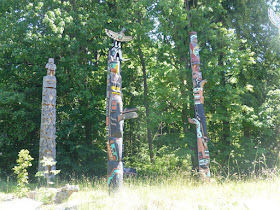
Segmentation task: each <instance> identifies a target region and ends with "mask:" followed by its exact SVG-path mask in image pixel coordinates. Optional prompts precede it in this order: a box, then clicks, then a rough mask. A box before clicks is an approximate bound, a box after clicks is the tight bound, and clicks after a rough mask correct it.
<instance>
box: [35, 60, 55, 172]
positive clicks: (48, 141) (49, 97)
mask: <svg viewBox="0 0 280 210" xmlns="http://www.w3.org/2000/svg"><path fill="white" fill-rule="evenodd" d="M46 68H47V76H45V77H44V78H43V91H42V111H41V129H40V148H39V169H38V170H39V171H46V170H47V166H45V167H43V166H42V163H41V162H40V161H41V160H43V157H46V158H50V159H52V160H53V161H55V159H56V142H55V138H56V135H55V133H56V127H55V123H56V78H55V76H54V75H55V70H56V65H55V64H54V59H53V58H49V62H48V63H47V65H46ZM51 170H55V165H54V166H52V168H51Z"/></svg>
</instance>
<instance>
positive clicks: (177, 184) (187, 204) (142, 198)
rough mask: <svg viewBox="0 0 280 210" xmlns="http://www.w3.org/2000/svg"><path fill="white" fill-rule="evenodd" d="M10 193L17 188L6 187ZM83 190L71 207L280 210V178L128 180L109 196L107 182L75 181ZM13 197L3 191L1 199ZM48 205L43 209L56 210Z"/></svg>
mask: <svg viewBox="0 0 280 210" xmlns="http://www.w3.org/2000/svg"><path fill="white" fill-rule="evenodd" d="M4 184H6V187H7V188H9V189H10V190H14V189H15V186H13V185H12V184H11V185H10V186H9V185H7V183H4V182H3V181H2V183H1V186H2V188H1V189H2V190H1V191H3V185H4ZM71 184H79V186H80V191H79V192H77V193H74V194H72V195H71V197H70V198H69V200H68V202H67V203H68V204H69V205H72V206H75V205H79V208H78V209H139V210H140V209H279V208H280V177H278V176H274V177H270V178H266V179H264V178H250V179H247V180H246V181H244V180H243V181H241V180H239V181H238V180H237V181H232V180H231V181H230V180H227V181H221V180H220V181H214V180H212V181H211V182H210V183H201V182H200V181H197V180H195V179H193V178H186V177H184V176H181V175H178V174H176V175H174V176H170V177H154V178H141V179H127V180H126V181H125V183H124V186H123V188H122V190H121V191H120V192H118V193H116V194H114V195H109V193H108V189H107V186H106V180H105V179H96V180H94V181H93V180H90V179H87V178H82V180H79V181H77V180H73V183H71ZM8 195H13V193H9V192H7V191H6V192H5V191H4V192H1V193H0V199H1V196H2V197H3V196H8ZM55 208H56V206H54V205H44V206H43V207H42V209H55Z"/></svg>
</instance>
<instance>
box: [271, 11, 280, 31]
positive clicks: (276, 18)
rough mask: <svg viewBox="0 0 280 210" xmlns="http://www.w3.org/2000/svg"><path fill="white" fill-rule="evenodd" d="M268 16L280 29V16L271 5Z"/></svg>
mask: <svg viewBox="0 0 280 210" xmlns="http://www.w3.org/2000/svg"><path fill="white" fill-rule="evenodd" d="M268 17H269V19H270V21H271V22H272V23H273V25H275V26H276V27H278V28H279V29H280V16H279V15H277V14H276V13H275V12H274V11H273V9H271V8H270V7H268Z"/></svg>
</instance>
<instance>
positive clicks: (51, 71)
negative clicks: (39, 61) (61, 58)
mask: <svg viewBox="0 0 280 210" xmlns="http://www.w3.org/2000/svg"><path fill="white" fill-rule="evenodd" d="M45 68H46V69H48V70H47V75H49V76H54V75H55V70H56V65H55V64H54V59H53V58H49V61H48V63H47V65H46V67H45Z"/></svg>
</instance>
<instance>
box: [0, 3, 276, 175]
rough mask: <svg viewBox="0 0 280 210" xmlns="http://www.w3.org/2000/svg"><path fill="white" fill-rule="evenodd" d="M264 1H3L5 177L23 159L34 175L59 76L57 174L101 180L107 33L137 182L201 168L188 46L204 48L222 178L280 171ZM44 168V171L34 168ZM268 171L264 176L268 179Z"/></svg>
mask: <svg viewBox="0 0 280 210" xmlns="http://www.w3.org/2000/svg"><path fill="white" fill-rule="evenodd" d="M268 6H271V7H272V8H273V9H274V10H275V11H279V9H280V3H277V2H275V1H264V0H250V1H249V0H235V1H232V0H154V1H151V0H102V1H101V0H69V1H67V0H44V1H42V0H41V1H39V0H1V1H0V28H1V30H0V177H6V176H10V175H11V174H12V173H13V171H12V168H13V167H14V166H15V165H16V159H17V158H18V152H19V151H20V150H21V149H28V150H29V151H30V154H31V156H32V157H34V161H33V166H32V168H31V170H30V172H31V173H30V174H31V176H32V174H33V176H34V174H35V173H36V171H37V166H38V156H39V154H38V153H39V138H40V120H41V98H42V79H43V76H45V75H46V69H45V68H44V67H45V65H46V63H47V61H48V58H50V57H53V58H54V59H55V64H56V66H57V71H56V77H57V96H58V99H57V115H56V116H57V122H56V126H57V127H56V128H57V133H56V135H57V139H56V142H57V169H61V174H60V175H61V176H63V177H65V178H69V177H70V176H74V175H75V176H80V175H85V176H105V174H106V158H107V152H106V136H105V114H106V113H105V93H106V77H107V72H106V68H107V51H108V49H109V48H110V46H111V43H112V40H111V39H110V38H109V37H107V36H106V34H105V28H107V29H110V30H113V31H120V30H121V29H122V27H125V28H126V29H127V35H131V36H133V37H134V40H133V41H131V42H128V43H124V44H123V45H122V49H123V55H124V58H129V59H130V60H129V61H126V62H123V63H122V78H123V96H124V97H123V100H124V107H129V108H132V107H137V108H138V110H139V111H138V114H139V118H138V119H137V120H131V121H126V122H125V128H124V164H125V166H126V167H135V168H136V169H137V170H138V174H156V173H160V174H168V173H170V172H172V171H181V172H187V173H189V172H191V170H195V168H196V167H197V161H196V133H195V127H194V125H191V124H189V123H188V121H187V119H188V117H193V116H194V106H193V104H194V102H193V95H192V80H191V68H190V55H189V37H188V34H189V32H191V31H196V32H197V34H198V40H199V45H200V48H201V49H200V57H201V71H202V73H203V78H204V79H206V80H207V83H206V85H205V86H204V97H205V100H204V102H205V104H204V106H205V113H206V119H207V129H208V135H209V138H210V142H209V150H210V158H211V170H212V173H214V174H221V175H225V174H232V175H234V174H238V175H249V174H251V173H263V172H264V171H267V170H268V169H271V170H273V169H275V168H276V167H278V168H279V166H280V165H279V149H280V139H279V129H280V120H279V117H280V86H279V85H280V84H279V83H280V80H279V79H280V66H279V65H280V63H279V61H280V53H279V51H280V45H279V33H278V29H277V28H276V27H275V26H273V25H272V24H271V23H270V21H269V19H268V14H267V8H268ZM36 161H37V162H36ZM264 169H265V170H264Z"/></svg>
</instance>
